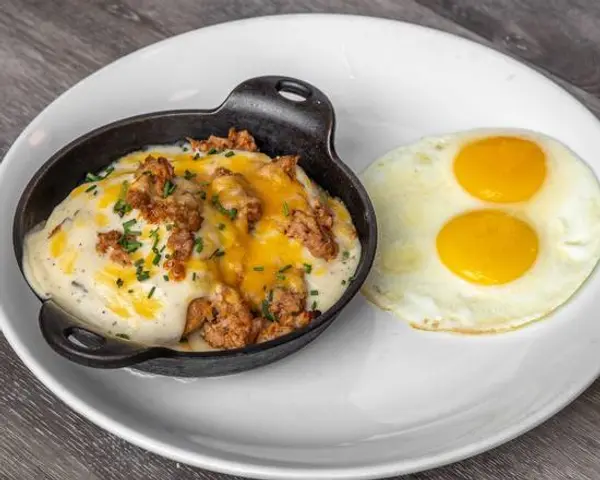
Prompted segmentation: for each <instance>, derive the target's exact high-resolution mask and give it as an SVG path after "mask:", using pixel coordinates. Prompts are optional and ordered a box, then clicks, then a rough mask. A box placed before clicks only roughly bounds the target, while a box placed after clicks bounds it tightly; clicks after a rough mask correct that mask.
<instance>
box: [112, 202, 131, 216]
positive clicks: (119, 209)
mask: <svg viewBox="0 0 600 480" xmlns="http://www.w3.org/2000/svg"><path fill="white" fill-rule="evenodd" d="M131 210H133V208H132V207H131V205H129V204H128V203H127V202H126V201H125V200H121V199H119V200H117V202H116V203H115V206H114V208H113V212H115V213H116V214H118V215H119V217H124V216H125V215H127V214H128V213H129V212H131Z"/></svg>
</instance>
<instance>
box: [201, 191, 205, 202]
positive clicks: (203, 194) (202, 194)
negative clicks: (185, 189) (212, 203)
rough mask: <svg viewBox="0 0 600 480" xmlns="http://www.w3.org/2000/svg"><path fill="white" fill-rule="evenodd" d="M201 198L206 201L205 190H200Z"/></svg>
mask: <svg viewBox="0 0 600 480" xmlns="http://www.w3.org/2000/svg"><path fill="white" fill-rule="evenodd" d="M200 198H201V199H202V200H206V192H205V191H204V190H200Z"/></svg>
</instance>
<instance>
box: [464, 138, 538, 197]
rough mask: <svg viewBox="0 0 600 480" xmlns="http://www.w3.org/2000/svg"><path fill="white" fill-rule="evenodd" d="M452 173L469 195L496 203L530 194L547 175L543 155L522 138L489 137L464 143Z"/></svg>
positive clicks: (529, 141) (536, 146)
mask: <svg viewBox="0 0 600 480" xmlns="http://www.w3.org/2000/svg"><path fill="white" fill-rule="evenodd" d="M454 175H455V176H456V179H457V181H458V183H459V184H460V185H461V186H462V187H463V188H464V189H465V190H466V191H467V192H469V193H470V194H471V195H473V196H474V197H476V198H479V199H481V200H485V201H488V202H495V203H510V202H521V201H523V200H527V199H529V198H531V197H532V196H533V195H534V194H535V193H536V192H537V191H538V190H539V189H540V187H541V186H542V184H543V183H544V179H545V178H546V155H545V154H544V151H543V150H542V149H541V147H540V146H539V145H538V144H537V143H534V142H532V141H531V140H526V139H524V138H518V137H508V136H502V137H488V138H483V139H481V140H476V141H474V142H471V143H468V144H467V145H465V146H463V147H462V148H461V150H460V151H459V152H458V155H457V156H456V158H455V159H454Z"/></svg>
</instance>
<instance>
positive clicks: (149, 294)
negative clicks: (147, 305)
mask: <svg viewBox="0 0 600 480" xmlns="http://www.w3.org/2000/svg"><path fill="white" fill-rule="evenodd" d="M154 290H156V287H155V286H154V287H152V288H151V289H150V293H148V298H152V295H154Z"/></svg>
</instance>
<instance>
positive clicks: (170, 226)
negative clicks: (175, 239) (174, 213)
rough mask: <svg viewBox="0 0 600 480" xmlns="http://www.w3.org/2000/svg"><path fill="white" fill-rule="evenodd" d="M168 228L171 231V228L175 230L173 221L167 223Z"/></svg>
mask: <svg viewBox="0 0 600 480" xmlns="http://www.w3.org/2000/svg"><path fill="white" fill-rule="evenodd" d="M166 228H167V231H169V232H170V231H171V230H173V224H172V223H169V224H167V227H166Z"/></svg>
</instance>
